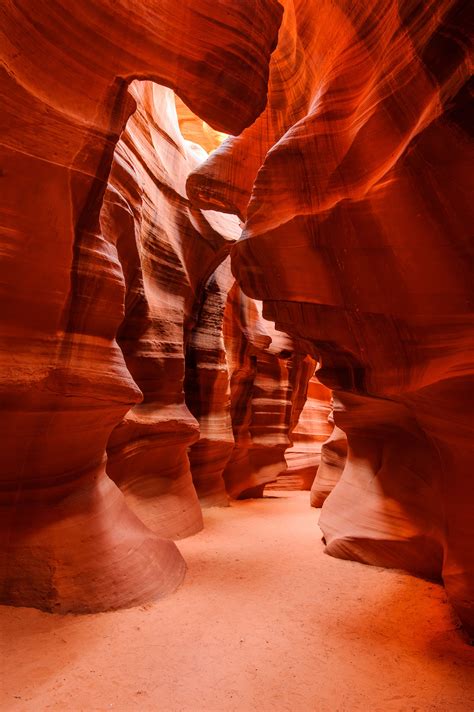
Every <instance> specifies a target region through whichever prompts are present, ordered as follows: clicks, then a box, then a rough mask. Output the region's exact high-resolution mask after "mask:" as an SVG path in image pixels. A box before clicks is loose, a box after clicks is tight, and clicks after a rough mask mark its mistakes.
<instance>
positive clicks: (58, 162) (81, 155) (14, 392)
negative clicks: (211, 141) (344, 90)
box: [0, 0, 281, 612]
mask: <svg viewBox="0 0 474 712" xmlns="http://www.w3.org/2000/svg"><path fill="white" fill-rule="evenodd" d="M1 14H2V23H1V25H2V26H1V29H0V34H1V37H0V46H1V59H2V62H1V69H0V94H1V99H2V111H1V112H0V128H1V130H0V166H1V175H0V179H1V182H2V188H1V191H0V227H1V252H2V256H3V257H2V260H1V265H0V269H1V275H0V290H1V300H2V309H1V317H0V321H1V323H0V333H1V338H2V342H1V346H0V355H1V359H2V368H1V386H0V388H1V400H2V407H3V410H2V423H1V428H0V439H1V451H2V473H1V482H0V506H1V510H2V511H1V512H0V560H1V566H0V601H1V602H4V603H12V604H15V605H27V606H36V607H39V608H43V609H46V610H60V611H74V612H83V611H97V610H107V609H110V608H117V607H121V606H128V605H132V604H136V603H140V602H144V601H148V600H151V599H153V598H156V597H158V596H160V595H163V594H164V593H167V592H169V591H171V590H173V589H174V588H176V586H177V585H178V584H179V582H180V581H181V579H182V577H183V574H184V562H183V560H182V558H181V556H180V554H179V552H178V550H177V549H176V547H175V545H174V544H173V543H171V542H169V541H166V540H163V539H160V538H158V537H157V536H156V535H154V534H153V533H152V532H151V531H150V530H149V529H148V528H147V527H146V526H145V525H144V524H143V523H142V522H141V521H140V520H139V519H138V518H137V517H136V516H135V515H134V514H133V513H132V512H131V511H130V509H129V508H128V507H127V505H126V504H125V502H124V498H123V495H122V494H121V493H120V490H119V489H118V488H117V487H116V485H115V484H114V483H113V482H112V481H111V480H110V479H109V478H108V477H107V475H106V472H105V466H106V455H105V453H106V445H107V442H108V441H109V437H110V435H111V433H112V431H114V428H116V426H117V424H118V423H120V422H121V421H122V419H123V417H124V416H125V414H126V413H127V411H128V410H129V409H130V408H131V407H132V406H134V405H135V406H136V404H138V403H139V402H140V401H142V399H143V394H142V392H141V390H140V388H139V387H138V386H137V383H136V382H135V381H134V379H133V377H132V374H131V370H129V368H128V367H127V363H126V361H125V359H124V353H123V351H122V349H121V348H120V347H119V345H118V343H117V334H118V333H119V335H120V337H121V338H122V344H123V348H124V350H126V349H127V347H128V346H130V353H128V354H127V360H128V363H130V368H133V367H134V366H135V365H136V362H137V361H139V360H140V357H139V355H137V353H136V351H135V350H134V349H135V346H134V343H135V340H136V339H135V337H136V334H134V333H133V328H136V329H138V331H140V330H141V333H142V334H143V325H144V321H146V319H145V320H144V321H141V319H140V318H137V320H136V321H135V324H133V321H134V319H132V318H131V317H130V314H131V312H133V306H132V304H131V303H130V300H132V301H133V298H134V296H137V294H139V293H140V290H141V289H142V288H144V287H142V286H140V285H137V283H136V281H135V280H137V281H139V278H138V277H137V276H136V272H135V271H134V267H133V265H134V264H136V263H137V260H139V259H140V257H137V255H136V254H133V245H130V244H129V243H127V240H126V239H125V238H124V239H122V237H123V235H122V232H126V231H127V229H128V228H129V227H130V225H129V223H130V219H131V215H130V211H129V209H128V208H129V206H128V205H127V203H126V201H124V200H123V196H121V195H120V194H119V193H117V194H116V195H115V196H114V199H115V200H116V206H115V209H114V210H112V212H113V213H115V214H114V216H113V217H111V218H110V219H111V220H112V219H113V218H114V217H115V218H117V217H118V216H120V214H121V215H122V217H123V219H124V223H123V225H122V226H120V225H119V226H118V227H117V232H116V233H115V234H114V235H113V236H112V235H106V234H103V233H102V232H101V228H100V224H99V215H100V211H101V207H102V204H103V198H104V193H105V190H106V186H107V179H108V176H109V172H110V168H111V165H112V160H113V156H114V150H115V147H116V144H117V141H118V139H119V136H120V134H121V133H122V131H123V129H124V127H125V124H126V121H127V119H128V118H129V116H130V115H131V114H132V112H133V111H134V109H135V102H134V100H133V98H132V97H131V96H130V94H128V92H127V85H128V84H129V83H130V82H131V80H132V79H134V78H136V77H139V78H142V79H144V78H149V79H153V80H154V81H156V82H159V83H161V84H163V85H165V86H169V87H172V88H173V89H174V90H176V92H177V93H178V94H179V95H180V96H181V98H182V99H183V100H184V101H185V102H186V104H187V105H188V106H189V107H190V108H191V109H192V110H193V111H195V112H196V113H198V114H199V115H200V116H201V117H202V118H203V119H204V120H205V121H207V122H208V123H209V124H210V125H212V126H213V127H214V128H216V129H218V130H221V131H224V132H229V133H232V132H239V131H241V130H242V129H243V128H245V127H246V126H248V125H249V124H250V123H252V121H253V120H254V119H255V118H256V117H257V116H258V114H259V112H260V111H261V110H262V109H263V108H264V105H265V102H266V93H267V78H268V62H269V57H270V53H271V51H272V49H273V48H274V46H275V42H276V36H277V31H278V26H279V23H280V19H281V7H280V5H279V4H278V3H277V2H276V0H243V2H241V3H239V4H238V7H237V6H236V4H235V3H234V2H232V1H231V0H222V1H221V2H219V3H217V4H216V3H211V2H210V0H199V1H198V2H195V1H194V0H193V2H191V1H190V0H189V1H186V0H185V1H184V2H181V3H179V7H177V5H176V3H175V2H174V1H173V2H172V1H171V0H144V2H140V3H138V4H137V3H132V2H130V0H118V2H114V3H111V2H108V1H107V0H101V1H100V2H94V3H92V2H89V1H88V0H87V1H86V2H83V1H82V0H81V2H79V1H77V0H70V1H68V2H64V1H63V0H53V1H52V2H48V3H37V2H32V1H31V0H19V2H11V1H10V0H7V2H6V3H3V5H2V13H1ZM248 16H251V17H252V24H251V31H249V25H248V21H247V19H246V18H247V17H248ZM191 28H192V30H193V31H190V29H191ZM165 140H166V138H165ZM117 160H120V159H119V158H118V159H117ZM165 160H166V159H165ZM121 169H123V174H122V177H123V179H124V182H125V183H126V184H127V186H128V187H129V184H128V182H127V179H126V174H127V172H132V173H133V170H134V168H133V167H131V166H122V167H121ZM173 169H174V168H173ZM117 171H118V172H119V173H120V169H117ZM185 179H186V176H185V175H184V174H183V173H181V174H180V175H179V180H182V181H183V182H184V180H185ZM165 189H166V190H171V189H172V186H165ZM113 190H114V189H113V186H112V187H111V188H110V190H109V193H108V200H109V202H110V201H111V200H112V198H111V193H113ZM130 190H133V189H132V188H130ZM147 217H148V216H147ZM203 220H204V219H203ZM120 227H121V228H122V230H121V229H119V228H120ZM206 229H208V228H206ZM197 231H198V230H197ZM131 234H133V231H132V232H131ZM206 234H208V235H209V234H211V235H214V234H215V231H214V230H213V229H211V228H209V229H208V233H206ZM210 249H211V248H210ZM122 258H123V259H124V264H123V266H122V263H121V259H122ZM145 259H148V260H151V261H152V258H150V256H149V255H145ZM148 266H149V263H148ZM127 279H128V280H129V281H128V282H127ZM130 280H132V281H134V284H133V285H132V284H131V281H130ZM149 287H150V283H148V284H147V288H149ZM126 292H127V298H128V300H129V301H128V303H127V305H126V306H127V316H128V317H130V319H129V320H128V324H127V319H125V322H124V326H123V330H122V329H120V325H121V323H122V322H123V319H124V316H125V306H124V300H125V293H126ZM143 306H144V305H143V303H140V301H139V299H138V300H137V304H136V309H137V312H139V311H140V309H141V308H142V307H143ZM134 316H136V314H135V315H134ZM152 316H153V315H152ZM130 320H131V321H132V324H131V325H130V323H129V322H130ZM151 321H152V322H153V319H151ZM128 326H130V331H129V330H128ZM155 327H156V324H155V323H151V324H150V327H149V328H150V329H153V328H155ZM119 330H120V331H119ZM138 341H139V339H138ZM127 342H128V343H127ZM132 342H133V343H132ZM142 347H143V343H141V344H140V348H142ZM143 360H144V362H145V365H146V361H147V359H146V358H144V359H143ZM132 361H133V364H132V363H131V362H132ZM138 370H140V369H139V368H138ZM139 380H140V383H141V384H142V385H143V382H144V381H146V380H147V374H146V373H141V376H140V379H139ZM151 381H153V378H151ZM148 385H150V389H151V390H153V388H154V385H153V383H150V384H147V387H145V386H144V391H145V400H144V405H143V406H142V407H140V408H135V409H134V412H133V415H132V416H131V419H129V421H128V424H127V427H128V428H129V432H130V434H131V440H135V439H136V437H138V439H139V440H140V439H141V438H142V437H143V432H144V430H147V431H148V429H149V420H150V416H151V419H153V418H154V413H153V412H150V411H153V403H154V400H153V398H154V394H153V393H150V392H149V391H148V390H147V388H148ZM148 403H150V404H151V406H150V410H149V409H148V407H147V404H148ZM170 410H171V411H172V416H173V418H178V414H177V407H176V403H175V401H173V399H170ZM183 412H184V409H183ZM181 415H182V414H180V416H181ZM185 417H187V418H188V420H189V427H190V430H193V429H196V432H197V426H196V424H195V422H194V420H193V419H192V418H190V417H189V416H188V414H186V415H185ZM122 435H123V428H122V432H121V433H120V432H119V431H117V432H115V435H114V436H113V438H114V440H113V447H114V448H119V449H120V448H121V447H122V442H121V441H120V438H121V437H122ZM128 437H129V435H128V434H127V439H128ZM140 445H141V443H139V445H138V446H140ZM133 447H135V445H134V446H133ZM132 449H133V448H129V449H128V452H127V456H128V455H131V456H133V453H131V452H130V450H132Z"/></svg>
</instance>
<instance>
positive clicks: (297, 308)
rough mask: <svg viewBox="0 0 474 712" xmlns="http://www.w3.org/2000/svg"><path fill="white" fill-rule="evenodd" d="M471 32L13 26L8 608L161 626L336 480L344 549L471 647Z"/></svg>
mask: <svg viewBox="0 0 474 712" xmlns="http://www.w3.org/2000/svg"><path fill="white" fill-rule="evenodd" d="M469 9H470V8H469V5H468V3H467V2H466V1H465V0H437V1H436V2H427V1H422V0H388V1H387V2H383V3H382V2H379V1H378V0H367V2H365V3H363V4H361V3H352V2H348V1H347V0H336V2H334V1H333V0H318V1H316V0H284V2H282V3H279V2H277V1H276V0H241V2H239V3H235V2H232V1H231V0H221V1H220V2H219V3H215V2H211V0H196V1H193V2H191V0H188V1H185V2H181V3H179V4H177V3H176V2H174V1H173V0H145V1H144V2H140V3H138V4H137V3H132V2H131V1H130V0H118V2H115V3H114V4H112V3H109V2H107V0H101V1H100V2H98V3H91V2H89V1H88V0H87V1H86V2H78V1H76V0H71V1H70V2H68V3H65V2H62V1H60V0H55V1H54V2H50V3H39V4H38V3H37V2H33V0H21V1H20V2H15V3H13V2H11V0H8V1H7V2H6V3H4V6H3V7H2V27H1V30H0V33H1V54H2V65H1V66H2V68H1V69H0V93H1V96H2V111H1V112H0V127H1V133H0V136H1V138H0V161H1V162H0V179H1V181H2V191H0V230H1V233H0V239H1V243H0V245H1V253H2V260H1V264H0V270H1V278H0V290H1V300H2V311H1V316H0V337H1V342H0V357H1V359H2V369H1V376H0V378H1V381H0V392H1V402H2V416H1V417H2V423H1V426H2V427H1V429H0V446H1V452H2V471H1V477H0V508H1V511H0V602H4V603H12V604H15V605H32V606H36V607H39V608H43V609H46V610H57V611H75V612H82V611H96V610H107V609H110V608H116V607H120V606H127V605H133V604H136V603H141V602H144V601H148V600H152V599H153V598H156V597H158V596H160V595H163V594H165V593H167V592H169V591H171V590H173V589H174V588H176V586H177V585H178V584H179V582H180V581H181V580H182V577H183V575H184V568H185V566H184V562H183V560H182V558H181V556H180V554H179V552H178V549H177V548H176V546H175V545H174V544H173V543H172V542H171V541H170V540H169V538H171V537H172V538H179V537H182V536H186V535H189V534H191V533H193V532H196V531H197V530H198V529H199V528H200V527H201V526H202V520H201V512H200V502H201V504H203V505H209V504H225V503H226V501H227V498H228V496H233V497H247V496H259V495H261V494H262V492H263V489H264V487H265V486H266V485H267V484H269V483H270V482H272V481H274V480H277V486H284V487H285V486H288V487H294V486H297V487H302V488H309V487H310V486H311V483H312V480H313V479H314V475H315V474H316V472H317V475H316V478H315V479H314V482H313V483H312V493H311V500H312V503H313V504H314V505H315V506H321V505H322V511H321V518H320V525H321V528H322V530H323V533H324V537H325V541H326V544H327V551H328V553H330V554H331V555H334V556H336V557H341V558H351V559H356V560H358V561H361V562H364V563H368V564H376V565H381V566H392V567H399V568H405V569H408V570H410V571H412V572H413V573H415V574H420V575H423V576H427V577H431V578H434V579H439V578H442V579H443V581H444V584H445V586H446V589H447V592H448V595H449V597H450V599H451V601H452V603H453V606H454V609H455V610H456V612H457V614H458V615H459V617H460V618H461V620H462V621H463V623H464V625H465V627H466V629H467V630H468V631H469V632H472V633H473V634H474V604H473V598H474V595H473V591H474V553H473V549H472V545H471V543H472V538H473V535H474V531H473V527H474V524H473V521H474V518H473V517H472V484H471V478H470V464H471V460H472V457H473V455H474V452H473V447H474V446H473V443H474V433H473V429H472V424H473V422H474V412H473V403H474V398H473V396H474V387H473V385H474V384H473V381H474V366H473V361H474V359H473V358H472V353H473V348H474V344H473V336H472V335H473V333H474V330H473V326H474V325H473V316H472V303H473V294H472V289H473V284H474V280H473V274H472V247H471V242H470V240H471V238H472V235H471V234H470V230H471V227H470V226H471V225H472V224H473V223H474V219H473V218H474V216H473V214H472V197H471V196H472V189H473V187H474V186H473V185H472V177H471V176H472V141H470V137H469V134H470V131H471V130H472V120H471V118H472V117H471V115H470V114H469V112H468V108H469V107H470V106H472V87H471V85H470V84H469V81H470V77H471V68H472V63H471V57H470V54H469V52H470V39H469V28H470V27H471V25H470V20H471V18H470V14H469ZM280 24H281V26H280ZM277 40H278V42H277ZM272 52H273V54H272ZM173 91H175V92H176V94H177V95H178V96H179V97H180V98H179V99H177V100H176V101H175V97H174V95H173ZM196 116H199V119H196ZM180 126H181V130H182V131H183V132H184V133H185V134H188V137H189V138H190V139H191V140H192V143H191V142H187V141H186V140H184V139H183V136H182V134H181V131H180V129H179V127H180ZM224 134H235V135H229V136H228V137H227V138H226V139H225V140H224V141H223V142H222V144H220V142H221V140H222V139H223V138H224ZM197 144H202V145H204V146H205V147H206V148H208V149H209V150H210V149H212V148H216V150H214V151H213V152H212V153H211V154H210V156H209V157H207V158H206V154H205V152H204V151H203V149H202V148H200V147H199V145H197ZM219 144H220V145H219ZM223 213H224V214H223ZM239 220H240V221H242V224H243V227H244V229H243V233H242V236H241V237H239V236H240V227H241V225H239ZM229 253H231V258H232V269H231V268H230V260H229ZM262 303H263V310H262V306H261V304H262ZM317 364H318V370H317V373H316V378H317V380H316V379H315V376H314V369H315V367H316V365H317ZM321 384H323V385H321ZM329 389H332V390H333V391H334V395H333V398H332V403H331V408H332V414H331V415H330V416H329V423H327V422H326V421H327V417H328V415H329V410H330V405H329ZM333 426H334V429H333V431H332V435H330V437H329V439H327V440H326V442H324V443H323V440H324V438H325V436H327V435H329V432H330V429H331V428H332V427H333ZM318 466H319V469H318V470H317V468H318ZM199 500H200V501H199Z"/></svg>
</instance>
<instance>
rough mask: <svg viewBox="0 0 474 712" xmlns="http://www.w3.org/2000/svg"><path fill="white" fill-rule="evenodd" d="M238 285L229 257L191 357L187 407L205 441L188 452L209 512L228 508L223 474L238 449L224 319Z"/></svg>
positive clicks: (209, 290)
mask: <svg viewBox="0 0 474 712" xmlns="http://www.w3.org/2000/svg"><path fill="white" fill-rule="evenodd" d="M234 284H235V279H234V277H233V276H232V273H231V269H230V258H229V257H227V258H226V259H225V260H224V261H223V262H222V264H220V265H219V267H218V268H217V269H216V270H215V272H214V273H213V274H212V275H211V277H210V278H209V280H208V282H207V284H206V286H205V288H204V292H203V296H202V304H201V309H200V311H199V313H198V315H197V319H196V324H195V327H194V329H193V331H192V333H191V335H190V338H189V340H188V344H187V352H186V384H185V391H186V403H187V405H188V407H189V409H190V411H191V413H192V414H193V415H194V416H195V418H196V419H197V421H198V422H199V428H200V437H199V440H198V442H196V443H194V444H193V445H192V446H191V447H190V449H189V460H190V463H191V471H192V477H193V482H194V486H195V488H196V491H197V494H198V497H199V500H200V503H201V505H202V506H204V507H209V506H226V505H227V504H228V495H227V491H226V488H225V482H224V478H223V477H222V474H223V472H224V469H225V466H226V465H227V462H228V460H229V458H230V456H231V454H232V451H233V449H234V435H233V430H232V416H231V390H230V373H229V363H228V359H227V346H226V339H225V334H224V314H225V310H226V306H227V301H228V298H229V292H230V290H231V288H232V287H233V285H234Z"/></svg>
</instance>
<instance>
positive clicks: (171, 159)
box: [102, 82, 240, 538]
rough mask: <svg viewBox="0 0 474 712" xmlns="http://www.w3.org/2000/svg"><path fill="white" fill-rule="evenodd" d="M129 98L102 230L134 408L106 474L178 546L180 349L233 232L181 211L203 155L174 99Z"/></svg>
mask: <svg viewBox="0 0 474 712" xmlns="http://www.w3.org/2000/svg"><path fill="white" fill-rule="evenodd" d="M131 91H132V94H133V97H134V98H135V100H136V102H137V110H136V112H135V114H134V115H133V116H132V117H131V118H130V120H129V121H128V124H127V128H126V131H125V132H124V135H123V136H122V138H121V139H120V141H119V143H118V145H117V149H116V152H115V158H114V164H113V166H112V172H111V175H110V179H109V184H110V189H109V191H108V193H107V195H106V198H105V203H104V209H103V214H102V223H103V232H104V234H106V235H108V236H110V239H111V240H113V236H118V242H117V249H118V252H119V258H120V261H121V264H122V265H123V269H124V274H125V282H126V287H127V294H126V304H125V318H124V320H123V322H122V325H121V327H120V330H119V333H118V337H117V340H118V343H119V345H120V347H121V349H122V351H123V353H124V356H125V361H126V364H127V367H128V369H129V371H130V373H131V374H132V376H133V379H134V381H135V383H136V384H137V385H138V386H139V387H140V390H141V391H142V393H143V401H142V402H141V403H140V404H138V405H136V406H135V407H134V408H132V409H131V410H130V411H129V412H128V413H127V415H126V416H125V418H124V420H123V421H122V423H121V424H120V425H119V426H117V428H116V429H115V430H114V431H113V433H112V435H111V437H110V440H109V443H108V456H109V464H108V468H107V471H108V474H109V476H110V477H111V478H112V479H113V480H114V481H115V482H116V483H117V484H118V485H119V486H120V488H121V489H122V490H123V492H124V493H125V496H126V500H127V502H128V504H129V505H130V507H131V508H132V509H133V510H134V511H135V512H136V514H138V516H139V517H140V519H141V520H142V521H143V522H144V523H145V524H146V525H147V526H149V527H150V529H152V530H153V531H155V532H156V533H158V534H160V535H162V536H167V537H173V538H180V537H183V536H188V535H189V534H193V533H195V532H196V531H199V529H200V528H201V527H202V516H201V508H200V506H199V502H198V499H197V497H196V492H195V489H194V486H193V483H192V478H191V472H190V468H189V460H188V455H187V450H188V447H189V446H190V445H191V443H193V442H194V441H196V440H197V439H198V438H199V425H198V423H197V421H196V420H195V418H194V417H193V416H192V415H191V413H190V411H189V410H188V408H187V407H186V404H185V399H184V373H185V350H186V342H187V340H188V336H189V332H190V328H191V325H192V317H193V314H194V312H195V310H196V306H197V304H198V302H199V300H200V298H201V297H200V295H201V292H202V289H203V285H204V283H205V282H206V279H207V277H208V275H209V274H210V273H211V272H212V270H213V269H214V265H215V263H216V262H218V261H219V260H222V259H223V258H224V257H225V255H226V254H228V252H229V249H230V245H231V243H232V241H234V240H236V239H237V237H238V236H239V234H240V230H239V226H238V222H237V220H236V219H235V218H233V217H232V216H229V215H225V216H218V215H216V214H214V213H210V212H208V213H207V214H206V215H204V214H203V213H201V212H200V211H199V210H193V209H191V208H190V207H189V204H188V200H187V198H186V194H185V181H186V177H187V175H188V173H189V171H190V170H191V169H192V168H193V167H194V166H195V165H196V164H197V163H198V162H199V161H200V160H201V161H202V160H203V159H204V158H205V157H206V156H207V154H206V153H205V152H204V151H203V150H202V149H200V148H199V147H198V146H196V145H194V144H190V143H189V142H187V141H185V140H183V138H182V136H181V134H180V131H179V127H178V119H177V115H176V107H175V102H174V95H173V92H172V91H171V90H169V89H164V88H163V87H158V86H157V85H154V84H152V83H151V82H140V83H134V84H133V85H132V87H131ZM202 395H203V397H204V394H202ZM205 395H206V397H211V396H212V394H211V393H206V394H205ZM204 407H205V406H204Z"/></svg>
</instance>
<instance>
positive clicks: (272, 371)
mask: <svg viewBox="0 0 474 712" xmlns="http://www.w3.org/2000/svg"><path fill="white" fill-rule="evenodd" d="M315 366H316V363H315V361H314V360H313V359H312V358H311V357H309V356H302V355H299V354H296V355H295V354H293V344H292V342H291V340H290V339H289V338H288V336H287V335H286V334H283V333H281V332H278V331H276V330H275V328H274V326H273V324H272V323H271V322H269V321H267V320H265V319H264V318H263V317H262V314H261V304H259V303H258V302H255V300H253V299H250V298H249V297H247V296H246V295H245V294H243V293H242V291H241V289H240V288H239V286H238V285H237V284H236V282H235V279H234V277H233V276H232V273H231V270H230V259H229V258H227V259H226V260H225V261H224V262H223V263H222V264H221V265H220V266H219V268H218V269H217V270H216V271H215V272H214V274H213V275H212V276H211V278H210V279H209V281H208V283H207V285H206V287H205V290H204V294H203V301H202V305H201V309H200V312H199V315H198V317H197V322H196V325H195V327H194V330H193V332H192V334H191V337H190V339H189V341H188V348H187V354H186V386H185V391H186V403H187V404H188V406H189V409H190V410H191V412H192V413H193V415H194V416H195V417H196V419H197V420H198V422H199V426H200V439H199V441H198V442H196V443H194V444H193V445H192V446H191V448H190V451H189V457H190V461H191V469H192V474H193V480H194V484H195V487H196V490H197V493H198V495H199V498H200V501H201V504H203V505H204V506H212V505H216V504H217V505H225V504H227V500H228V496H231V497H239V498H245V497H258V496H261V495H262V494H263V490H264V487H265V485H266V484H269V483H271V482H280V477H279V475H282V473H284V472H286V470H287V462H286V459H285V457H286V456H285V453H286V452H289V450H288V448H291V446H292V445H293V438H294V437H296V438H297V437H298V435H299V436H300V437H299V440H298V442H297V445H296V448H295V450H296V453H297V454H296V455H295V454H294V451H293V452H292V454H293V456H294V457H296V458H297V459H298V458H299V463H298V466H297V469H298V472H300V471H301V470H305V469H306V470H308V469H309V470H311V471H312V474H313V477H314V474H315V471H316V469H315V468H316V464H314V468H312V463H313V462H314V463H315V458H318V443H319V447H320V445H321V442H322V440H324V437H325V436H322V435H321V434H320V432H324V430H325V422H324V421H325V418H327V412H326V409H325V406H327V403H324V404H323V400H324V398H327V393H328V391H327V389H325V388H324V386H321V385H320V384H319V391H318V392H317V395H318V396H319V398H320V399H321V401H319V400H318V401H317V403H318V406H319V408H318V407H315V402H316V399H315V396H316V391H311V393H312V396H313V398H310V399H309V400H306V399H307V396H308V392H309V389H310V387H311V386H312V384H311V381H310V379H311V376H312V374H313V373H314V369H315ZM308 405H309V407H308ZM305 409H306V415H305ZM327 410H328V407H327ZM297 427H299V428H300V430H299V431H298V430H297ZM294 432H296V433H297V435H296V436H294V435H293V433H294ZM303 443H304V444H303ZM312 446H313V448H314V452H313V451H311V447H312ZM305 448H307V451H306V453H304V452H302V450H303V451H304V449H305ZM310 451H311V452H310ZM302 459H303V460H304V463H303V462H302ZM310 484H311V483H310ZM287 486H292V487H293V488H294V482H293V484H292V481H291V477H290V480H289V481H288V482H287Z"/></svg>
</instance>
